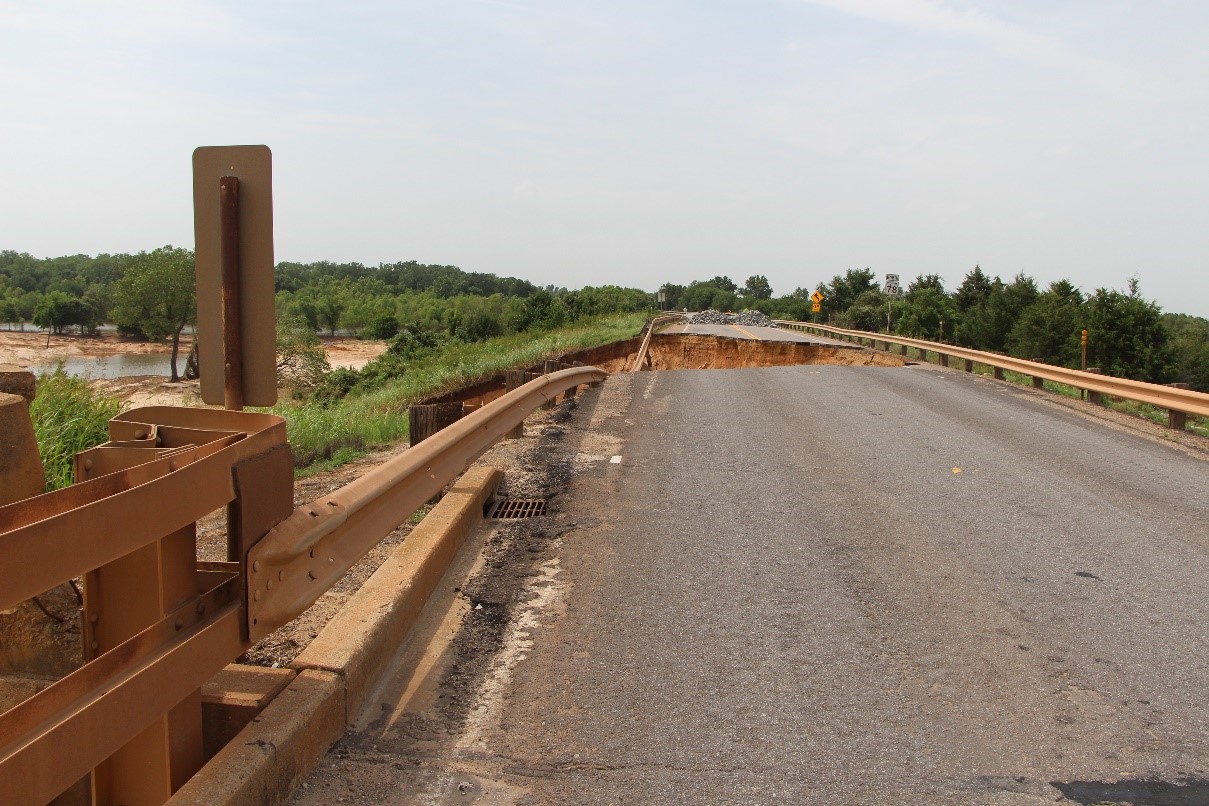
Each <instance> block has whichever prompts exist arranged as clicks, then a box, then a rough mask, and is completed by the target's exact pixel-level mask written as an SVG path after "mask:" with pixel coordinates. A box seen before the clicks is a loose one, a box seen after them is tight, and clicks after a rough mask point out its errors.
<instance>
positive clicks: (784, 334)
mask: <svg viewBox="0 0 1209 806" xmlns="http://www.w3.org/2000/svg"><path fill="white" fill-rule="evenodd" d="M659 332H661V333H688V334H691V335H698V336H723V337H726V338H730V339H752V340H755V341H799V342H802V343H804V344H843V345H847V344H848V342H843V341H839V340H837V339H828V338H825V337H823V336H816V335H814V334H811V333H802V332H801V331H797V330H789V329H787V328H780V327H755V326H752V325H690V324H688V323H687V322H685V323H677V324H672V325H669V326H667V327H666V328H663V329H662V330H660V331H659Z"/></svg>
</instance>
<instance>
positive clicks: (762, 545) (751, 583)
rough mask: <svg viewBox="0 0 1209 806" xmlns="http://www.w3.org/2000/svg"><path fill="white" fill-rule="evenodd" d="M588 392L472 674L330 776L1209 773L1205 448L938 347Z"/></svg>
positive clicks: (418, 793)
mask: <svg viewBox="0 0 1209 806" xmlns="http://www.w3.org/2000/svg"><path fill="white" fill-rule="evenodd" d="M593 394H594V395H596V396H594V397H590V398H589V399H588V400H587V401H586V402H585V403H584V405H583V406H582V407H581V408H580V410H579V411H578V412H577V413H576V414H575V415H574V417H573V418H572V419H571V421H570V422H569V423H568V424H567V425H566V426H564V429H565V438H564V439H563V440H562V442H561V443H558V444H557V445H551V446H549V451H551V452H552V453H554V454H555V455H556V458H557V456H561V457H562V461H563V463H564V466H565V467H566V468H569V471H570V476H569V480H568V481H567V483H566V487H565V489H564V490H563V491H562V493H561V494H560V495H557V496H556V497H555V498H554V499H553V500H552V501H551V507H552V509H553V511H554V513H555V514H554V515H552V516H551V517H548V518H544V519H538V520H535V521H533V522H532V524H531V525H530V527H529V528H531V529H536V530H539V531H541V530H546V531H548V532H552V533H553V534H554V535H555V536H556V539H553V540H551V541H550V542H548V543H546V544H544V547H543V548H541V550H540V551H537V552H536V554H535V556H534V559H533V569H534V573H533V574H531V575H530V579H529V580H528V582H527V583H526V586H525V588H524V589H523V591H518V592H517V594H516V595H515V597H514V598H515V601H516V605H515V607H513V608H512V609H511V611H510V613H511V617H512V624H511V626H510V627H509V628H508V631H507V633H506V634H505V636H504V639H503V641H502V643H503V645H504V651H503V652H502V653H501V655H499V656H498V657H497V658H496V660H495V661H493V665H492V667H491V668H492V671H490V672H489V673H487V674H486V675H485V676H484V678H483V680H482V682H480V683H479V688H478V692H479V693H478V695H477V697H478V699H477V701H476V702H475V703H474V704H473V705H472V706H471V707H470V708H469V709H468V711H467V713H465V714H463V715H462V716H460V717H458V718H457V719H453V720H451V721H449V722H448V724H447V725H446V726H445V729H446V730H447V732H448V735H437V733H439V732H437V733H434V732H433V731H428V732H427V733H425V734H424V735H423V736H422V737H420V738H419V739H417V738H415V736H416V735H418V734H413V737H412V739H409V738H408V737H407V736H398V735H396V736H394V737H393V738H392V736H391V735H389V734H390V730H385V731H384V730H382V728H381V725H377V726H375V727H374V728H373V730H374V731H377V732H376V733H373V731H371V733H373V735H372V737H370V738H363V739H360V740H358V741H356V742H353V743H352V744H351V745H350V747H349V748H346V749H345V752H344V755H342V756H341V757H340V761H339V763H333V764H332V765H329V767H328V771H327V772H326V773H325V775H326V776H327V777H326V778H322V777H321V778H319V779H316V783H315V786H316V787H317V789H315V790H312V792H318V791H319V789H318V788H320V787H327V789H326V790H323V791H325V792H327V794H328V795H330V794H332V792H333V791H334V790H332V787H333V785H334V784H333V782H335V786H336V789H339V790H340V791H341V793H342V795H348V796H349V797H350V798H355V797H357V795H356V792H357V787H356V785H355V783H353V782H354V781H355V780H357V776H358V775H360V776H363V777H364V776H365V775H367V774H369V773H368V772H367V771H369V770H371V768H372V771H373V772H372V774H373V776H375V777H374V778H373V780H374V781H375V782H377V783H376V784H375V788H374V789H373V795H372V797H373V800H374V801H375V802H399V803H405V802H424V803H456V802H518V803H774V802H787V803H809V804H1032V803H1054V802H1063V803H1082V804H1095V803H1137V804H1143V803H1145V804H1203V803H1209V698H1207V697H1206V695H1205V693H1206V691H1207V690H1209V641H1207V640H1206V639H1207V637H1209V628H1207V626H1206V624H1207V622H1209V584H1207V580H1209V464H1207V463H1206V462H1205V461H1204V460H1202V459H1197V458H1193V457H1191V456H1189V455H1186V454H1185V453H1181V452H1178V451H1177V450H1175V449H1173V448H1171V447H1169V446H1167V445H1163V444H1159V443H1157V442H1155V441H1150V440H1147V439H1144V438H1142V437H1140V436H1137V435H1135V434H1131V433H1127V432H1122V431H1120V430H1114V429H1112V428H1109V427H1107V426H1106V425H1104V424H1102V423H1100V422H1095V421H1091V420H1088V419H1086V418H1084V417H1082V416H1079V415H1078V414H1076V413H1073V412H1071V411H1069V410H1067V409H1063V408H1060V407H1056V406H1052V405H1046V404H1044V403H1042V402H1039V401H1038V398H1037V395H1036V394H1034V393H1033V392H1031V391H1027V390H1021V389H1017V388H1014V387H1011V386H1008V385H1005V384H1002V383H996V382H994V381H991V380H989V379H982V378H976V377H971V376H966V375H964V374H963V373H960V372H953V371H945V370H939V369H937V368H930V367H928V368H926V367H906V368H872V367H841V366H814V367H811V366H803V367H785V368H772V369H745V370H716V371H698V372H663V373H638V374H633V375H627V376H614V377H612V378H610V379H609V381H608V382H607V383H606V384H605V386H604V387H603V389H602V390H601V391H600V392H599V393H593ZM613 456H618V457H620V459H619V460H617V461H610V459H611V458H612V457H613ZM543 533H544V532H543ZM455 665H456V664H455ZM383 707H384V708H386V709H389V706H383ZM417 719H419V715H417ZM399 724H403V723H399ZM358 742H359V743H358ZM371 744H372V747H373V748H374V749H373V750H370V749H369V746H370V745H371ZM379 744H381V745H382V748H387V747H389V748H390V752H389V754H386V757H389V759H390V762H389V763H390V764H393V765H394V766H395V768H396V769H397V770H398V771H399V772H396V773H393V774H392V775H394V777H393V778H391V777H390V776H386V777H385V778H384V777H382V776H383V775H385V773H383V769H385V768H386V765H387V762H386V761H384V760H383V758H384V755H383V754H384V752H385V751H384V750H383V749H379ZM365 802H368V800H367V801H365Z"/></svg>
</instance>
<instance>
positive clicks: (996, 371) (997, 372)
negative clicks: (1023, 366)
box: [991, 367, 1003, 381]
mask: <svg viewBox="0 0 1209 806" xmlns="http://www.w3.org/2000/svg"><path fill="white" fill-rule="evenodd" d="M991 374H992V375H994V376H995V380H997V381H1002V380H1003V367H992V368H991Z"/></svg>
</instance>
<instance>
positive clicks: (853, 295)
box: [819, 268, 885, 322]
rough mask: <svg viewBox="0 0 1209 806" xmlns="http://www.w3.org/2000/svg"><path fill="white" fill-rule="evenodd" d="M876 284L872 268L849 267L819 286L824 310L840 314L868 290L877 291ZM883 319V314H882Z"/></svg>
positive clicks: (883, 318)
mask: <svg viewBox="0 0 1209 806" xmlns="http://www.w3.org/2000/svg"><path fill="white" fill-rule="evenodd" d="M877 290H878V285H877V280H876V279H875V275H874V274H873V269H870V268H864V269H849V270H848V271H846V272H845V273H844V274H837V275H835V276H834V277H832V278H831V282H830V283H823V284H822V285H820V286H819V291H821V292H822V294H823V297H824V300H823V307H824V309H825V310H827V311H829V312H832V313H835V314H837V315H838V314H841V313H843V312H845V311H847V310H848V309H849V308H851V307H852V306H853V305H855V304H856V300H857V298H858V297H860V296H861V295H862V294H864V293H866V292H868V291H877ZM882 321H883V322H884V321H885V316H882Z"/></svg>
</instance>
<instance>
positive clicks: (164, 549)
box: [76, 465, 205, 806]
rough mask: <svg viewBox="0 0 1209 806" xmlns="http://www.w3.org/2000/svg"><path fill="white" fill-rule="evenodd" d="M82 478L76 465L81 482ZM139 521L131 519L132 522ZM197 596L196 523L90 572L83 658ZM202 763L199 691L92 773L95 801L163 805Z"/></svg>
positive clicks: (95, 654) (93, 655) (101, 805)
mask: <svg viewBox="0 0 1209 806" xmlns="http://www.w3.org/2000/svg"><path fill="white" fill-rule="evenodd" d="M83 476H84V472H83V467H82V466H80V465H77V467H76V479H77V481H78V480H80V479H82V478H83ZM172 503H173V502H171V501H165V502H163V504H162V505H163V506H172ZM138 517H139V513H137V512H131V513H130V518H132V519H136V518H138ZM108 528H110V529H117V528H121V525H120V524H111V525H109V527H108ZM197 595H198V581H197V525H196V524H192V523H191V524H189V525H188V526H186V527H184V528H182V529H180V530H178V531H176V532H173V533H172V534H170V535H168V536H167V537H164V538H161V539H160V540H158V541H157V542H155V543H152V544H150V545H147V546H144V547H143V548H141V549H138V550H137V551H134V552H131V553H130V554H127V555H126V556H125V557H121V558H119V559H118V560H115V561H114V562H111V563H108V564H107V565H103V566H101V567H100V568H97V569H96V570H94V571H90V572H89V573H88V574H86V575H85V576H84V614H85V618H84V629H83V634H84V658H85V660H86V661H87V660H92V659H94V658H96V657H98V656H100V655H102V654H103V653H105V652H108V651H109V650H111V649H113V648H114V647H116V646H118V645H119V644H121V643H122V642H123V641H125V640H126V639H128V638H131V637H132V636H134V635H136V634H138V633H139V632H141V631H142V630H143V629H145V628H147V627H149V626H151V625H152V624H155V623H156V622H158V621H159V620H160V619H162V618H164V617H165V616H167V615H168V613H170V612H172V611H173V610H175V609H177V608H178V607H181V606H183V605H185V604H187V603H188V602H189V601H190V600H191V599H196V598H197ZM204 760H205V759H204V751H203V746H202V708H201V691H200V690H199V691H195V692H193V693H192V694H190V695H189V696H188V697H186V698H185V699H184V700H183V701H181V702H180V703H179V704H178V705H176V706H175V707H174V708H172V709H171V710H170V711H168V713H166V714H164V715H162V716H160V717H159V718H157V719H156V720H155V721H154V722H153V723H152V724H151V726H150V727H148V728H147V729H146V730H144V731H143V732H142V733H141V734H139V735H138V736H137V737H136V738H134V739H133V740H132V741H130V742H129V743H128V744H127V745H125V746H124V747H122V748H121V749H120V750H118V751H117V752H116V753H114V754H113V755H112V756H110V757H109V758H108V759H107V760H106V761H105V762H104V763H102V764H101V766H99V767H97V768H96V769H95V770H93V773H92V791H93V802H94V803H96V804H98V806H106V805H107V804H127V803H134V804H141V803H163V802H165V801H166V800H168V798H170V797H171V796H172V793H173V792H175V791H176V790H177V789H179V788H180V787H181V786H183V785H184V783H185V781H187V780H189V778H190V777H192V776H193V774H194V773H195V772H197V771H198V770H199V769H201V767H202V763H203V762H204Z"/></svg>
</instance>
